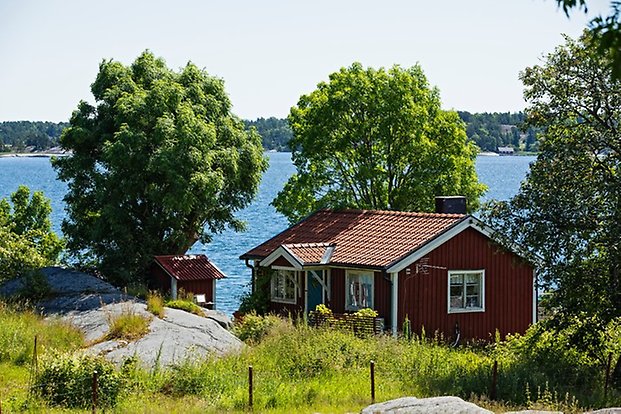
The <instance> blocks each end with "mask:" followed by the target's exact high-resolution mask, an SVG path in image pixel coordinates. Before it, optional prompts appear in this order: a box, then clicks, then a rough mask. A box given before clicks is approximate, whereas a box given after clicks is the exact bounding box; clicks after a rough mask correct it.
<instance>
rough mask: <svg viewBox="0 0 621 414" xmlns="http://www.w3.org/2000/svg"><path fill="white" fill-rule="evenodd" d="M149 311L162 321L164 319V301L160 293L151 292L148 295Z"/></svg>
mask: <svg viewBox="0 0 621 414" xmlns="http://www.w3.org/2000/svg"><path fill="white" fill-rule="evenodd" d="M147 311H149V312H151V313H152V314H154V315H155V316H157V317H158V318H160V319H162V318H163V317H164V299H163V298H162V295H160V293H159V292H154V291H151V292H149V293H148V294H147Z"/></svg>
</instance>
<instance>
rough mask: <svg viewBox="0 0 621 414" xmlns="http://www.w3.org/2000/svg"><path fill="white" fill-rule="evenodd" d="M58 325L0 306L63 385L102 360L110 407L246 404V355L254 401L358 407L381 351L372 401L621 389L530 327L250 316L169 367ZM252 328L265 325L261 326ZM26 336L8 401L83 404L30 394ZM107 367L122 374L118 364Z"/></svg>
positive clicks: (17, 351)
mask: <svg viewBox="0 0 621 414" xmlns="http://www.w3.org/2000/svg"><path fill="white" fill-rule="evenodd" d="M30 325H32V326H33V327H34V326H36V327H37V328H33V327H30ZM60 325H62V324H60V323H59V322H57V321H44V320H43V319H42V318H41V317H40V316H38V315H36V314H34V313H32V312H29V311H25V312H21V311H17V310H15V309H11V308H8V307H6V306H3V307H0V338H5V339H3V340H4V341H5V343H8V342H6V338H8V337H10V336H11V335H18V336H19V335H20V331H21V330H24V331H27V332H33V331H36V330H39V329H42V330H44V331H46V333H42V336H41V341H42V343H45V344H46V346H45V349H44V350H43V349H42V352H43V353H45V354H47V355H49V354H50V351H55V352H61V353H65V356H61V357H55V358H42V362H41V366H40V373H41V374H40V378H46V377H45V375H48V377H47V378H49V380H46V381H48V382H50V383H51V382H53V381H60V385H59V386H65V385H64V384H65V382H64V380H62V378H64V377H63V376H62V375H60V376H59V375H58V373H59V372H72V373H75V372H77V373H84V372H86V373H88V372H91V371H92V369H93V366H94V365H93V364H95V363H96V364H99V365H97V366H98V367H99V368H97V369H98V371H102V372H108V373H109V377H105V378H109V381H113V382H111V383H109V384H107V385H106V384H104V382H105V381H108V380H104V379H102V385H101V386H102V389H105V387H106V386H110V387H111V386H118V387H120V388H119V391H118V398H117V399H116V400H114V403H115V405H114V407H113V408H110V410H111V411H114V412H116V413H134V412H149V413H167V414H168V413H182V412H183V413H199V412H200V413H221V412H247V411H248V382H247V381H248V366H250V365H252V366H253V369H254V387H255V388H254V408H255V411H256V412H266V413H289V412H296V413H297V412H299V413H315V412H358V411H360V409H361V408H362V407H364V406H366V405H368V404H369V403H370V390H369V386H370V384H369V382H370V379H369V364H370V361H371V360H373V361H375V369H376V400H377V401H385V400H388V399H393V398H398V397H403V396H416V397H419V398H422V397H429V396H438V395H456V396H459V397H462V398H463V399H465V400H469V401H472V402H474V403H476V404H478V405H480V406H483V407H485V408H488V409H491V410H493V411H495V412H504V411H509V410H515V409H523V408H533V409H534V408H537V409H548V410H561V411H564V412H566V413H571V412H578V411H579V410H581V409H583V408H585V409H586V408H599V407H603V406H614V405H619V404H621V393H619V392H618V391H611V393H610V394H609V397H608V400H603V397H602V393H601V388H602V385H603V381H602V375H601V372H600V371H598V370H599V369H600V367H599V366H597V365H593V364H592V363H591V362H588V361H586V362H584V361H582V362H580V363H576V361H577V360H576V359H575V356H574V354H573V353H572V351H571V350H567V349H565V350H555V349H556V348H555V347H556V345H554V346H548V345H547V344H549V343H553V341H554V338H549V337H544V338H543V340H542V341H540V343H539V345H537V346H536V347H535V349H536V352H531V353H529V352H527V351H525V349H526V348H528V347H529V346H530V345H529V344H528V343H527V342H526V341H525V340H524V339H523V338H522V339H520V338H517V339H515V340H513V342H511V343H508V344H495V345H492V346H489V347H461V348H458V349H454V348H451V347H448V346H446V345H444V344H443V343H442V341H441V340H440V338H431V339H421V338H417V339H414V340H405V339H395V338H393V337H391V336H380V337H370V338H357V337H355V336H353V335H351V334H349V333H347V332H339V331H333V330H324V329H313V328H309V327H307V326H306V325H305V324H304V323H302V322H300V323H295V322H292V321H291V320H283V319H276V318H270V321H269V323H265V324H262V323H258V322H257V321H252V324H251V326H249V327H247V328H244V327H238V328H237V329H238V331H240V332H244V331H245V332H247V333H252V335H249V336H248V341H249V343H252V345H250V346H247V347H246V348H245V349H244V350H242V351H241V353H239V354H234V355H228V356H224V357H221V358H216V357H208V358H205V359H201V360H188V361H185V362H183V363H180V364H179V365H177V366H175V367H174V368H171V369H145V368H141V367H140V365H139V364H137V363H136V362H135V361H129V362H127V363H125V364H124V365H123V366H122V367H121V368H120V369H119V368H114V366H113V365H112V364H111V363H106V362H105V361H98V362H93V360H91V359H85V358H79V357H74V356H73V353H74V351H75V349H76V348H78V347H79V345H80V342H79V341H77V342H76V341H67V340H61V338H60V337H61V336H65V335H66V334H67V332H69V331H67V330H68V329H70V328H67V327H66V326H64V327H61V326H60ZM7 327H10V328H8V329H7ZM48 327H49V328H50V330H49V331H48V330H47V328H48ZM257 327H258V328H257ZM256 330H259V331H261V332H260V334H258V335H254V333H255V331H256ZM49 335H51V336H53V337H54V338H52V337H50V336H49ZM57 336H58V337H59V338H55V337H57ZM26 337H28V335H26V336H23V337H20V338H21V339H19V338H18V339H17V340H16V341H13V342H10V344H11V345H10V348H11V349H13V350H12V351H11V352H10V355H12V356H11V357H5V359H4V360H2V361H0V399H2V400H3V401H2V403H3V408H5V409H6V410H7V411H8V412H16V411H30V412H41V411H44V412H51V413H55V412H63V413H67V412H83V411H84V410H85V409H88V407H82V408H81V410H82V411H79V410H80V408H75V409H70V408H67V407H66V406H63V405H60V406H58V407H56V406H54V405H52V404H51V403H50V402H48V401H52V400H46V399H43V398H42V397H35V398H34V399H33V398H28V394H27V386H28V382H29V367H28V365H29V364H28V363H27V362H28V361H29V358H28V357H23V356H20V355H22V353H25V355H28V354H27V352H28V349H29V348H30V347H31V343H32V337H30V338H29V339H28V340H24V339H23V338H26ZM560 339H562V338H560ZM617 339H618V338H617ZM551 341H552V342H551ZM561 342H562V341H561ZM0 349H2V348H0ZM546 350H547V351H546ZM546 352H547V353H546ZM615 355H616V354H615ZM542 356H545V358H547V359H542ZM537 358H539V359H537ZM494 360H498V362H499V374H498V396H499V401H489V398H488V394H489V386H490V379H491V367H492V365H493V361H494ZM46 361H47V362H46ZM71 361H73V362H71ZM59 367H60V368H59ZM111 370H116V371H115V372H117V374H115V375H112V372H113V371H111ZM582 374H584V375H582ZM75 375H77V374H75ZM75 375H74V374H71V377H74V376H75ZM80 375H82V374H80ZM86 377H88V375H86ZM578 379H579V380H578ZM527 384H528V385H527ZM109 389H110V388H109ZM85 392H86V393H87V392H88V391H85Z"/></svg>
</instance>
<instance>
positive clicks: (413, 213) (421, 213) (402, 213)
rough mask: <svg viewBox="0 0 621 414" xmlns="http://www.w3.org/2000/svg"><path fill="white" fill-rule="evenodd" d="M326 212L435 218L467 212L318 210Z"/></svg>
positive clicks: (461, 215) (459, 216) (459, 215)
mask: <svg viewBox="0 0 621 414" xmlns="http://www.w3.org/2000/svg"><path fill="white" fill-rule="evenodd" d="M320 211H324V212H328V213H345V214H360V213H362V214H378V215H390V216H411V217H417V216H418V217H426V216H427V217H436V218H462V217H466V216H467V215H468V214H459V213H430V212H425V211H399V210H365V209H354V208H351V209H350V208H348V209H342V210H337V209H333V210H331V209H324V210H320Z"/></svg>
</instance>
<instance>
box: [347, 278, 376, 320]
mask: <svg viewBox="0 0 621 414" xmlns="http://www.w3.org/2000/svg"><path fill="white" fill-rule="evenodd" d="M358 276H371V291H370V292H369V299H370V302H371V303H370V306H350V305H349V303H348V297H349V294H350V279H351V278H352V277H358ZM373 306H375V272H374V271H372V270H347V272H346V273H345V310H347V311H358V310H360V309H364V308H371V309H373Z"/></svg>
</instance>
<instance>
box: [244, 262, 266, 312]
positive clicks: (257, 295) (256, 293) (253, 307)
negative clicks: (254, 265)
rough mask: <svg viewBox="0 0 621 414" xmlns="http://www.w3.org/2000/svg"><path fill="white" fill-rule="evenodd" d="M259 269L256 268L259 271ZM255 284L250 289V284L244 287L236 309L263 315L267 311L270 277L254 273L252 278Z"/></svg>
mask: <svg viewBox="0 0 621 414" xmlns="http://www.w3.org/2000/svg"><path fill="white" fill-rule="evenodd" d="M260 271H261V270H257V272H260ZM254 283H255V284H256V286H255V287H254V290H252V284H249V286H247V287H246V292H244V293H243V294H242V296H241V298H240V304H239V309H238V311H239V312H241V313H249V312H256V313H258V314H259V315H265V314H266V313H268V311H269V303H270V289H269V285H270V278H269V277H267V275H265V274H263V275H256V277H255V278H254Z"/></svg>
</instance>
